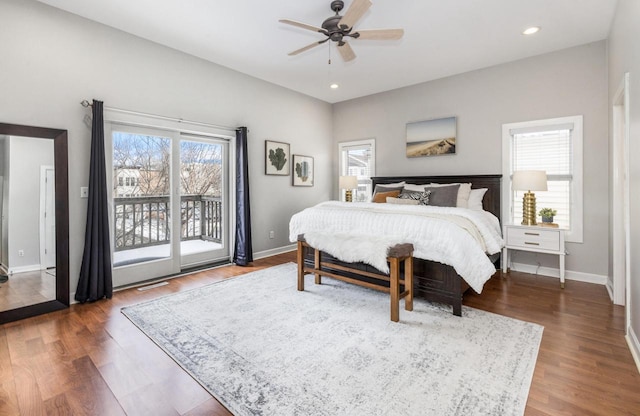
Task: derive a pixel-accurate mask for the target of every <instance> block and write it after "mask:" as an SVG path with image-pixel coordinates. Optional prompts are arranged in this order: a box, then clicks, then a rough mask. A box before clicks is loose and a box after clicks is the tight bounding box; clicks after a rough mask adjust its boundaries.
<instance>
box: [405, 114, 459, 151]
mask: <svg viewBox="0 0 640 416" xmlns="http://www.w3.org/2000/svg"><path fill="white" fill-rule="evenodd" d="M455 153H456V118H455V117H446V118H438V119H434V120H425V121H417V122H414V123H407V157H421V156H439V155H448V154H455Z"/></svg>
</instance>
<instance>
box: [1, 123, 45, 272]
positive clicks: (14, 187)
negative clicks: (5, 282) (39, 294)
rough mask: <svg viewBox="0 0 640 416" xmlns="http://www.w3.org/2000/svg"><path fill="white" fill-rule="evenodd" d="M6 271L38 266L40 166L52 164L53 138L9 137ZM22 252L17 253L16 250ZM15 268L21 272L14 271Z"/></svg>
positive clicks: (6, 183) (6, 184)
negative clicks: (20, 254) (22, 252)
mask: <svg viewBox="0 0 640 416" xmlns="http://www.w3.org/2000/svg"><path fill="white" fill-rule="evenodd" d="M9 140H10V143H11V144H10V151H9V157H10V158H11V161H12V163H11V165H10V172H11V173H10V174H9V180H8V181H6V182H5V186H7V187H8V188H9V198H8V202H9V205H8V212H5V213H4V215H6V216H7V217H8V220H9V221H8V242H7V249H8V260H9V263H8V267H9V271H16V269H21V268H30V269H31V270H33V269H34V268H36V267H39V266H40V191H41V189H40V167H41V166H53V140H50V139H37V138H30V137H16V136H10V138H9ZM19 250H22V251H24V256H22V257H21V256H19V255H18V251H19ZM18 271H25V270H24V269H23V270H18Z"/></svg>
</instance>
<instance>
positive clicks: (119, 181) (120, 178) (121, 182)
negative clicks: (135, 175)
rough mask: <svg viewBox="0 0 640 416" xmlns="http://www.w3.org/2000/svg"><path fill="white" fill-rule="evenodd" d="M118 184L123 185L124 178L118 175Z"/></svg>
mask: <svg viewBox="0 0 640 416" xmlns="http://www.w3.org/2000/svg"><path fill="white" fill-rule="evenodd" d="M118 185H119V186H124V178H123V177H122V176H119V177H118Z"/></svg>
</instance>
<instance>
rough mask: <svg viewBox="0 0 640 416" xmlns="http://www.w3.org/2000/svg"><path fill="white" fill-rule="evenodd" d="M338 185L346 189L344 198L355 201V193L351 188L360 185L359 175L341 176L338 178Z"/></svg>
mask: <svg viewBox="0 0 640 416" xmlns="http://www.w3.org/2000/svg"><path fill="white" fill-rule="evenodd" d="M338 187H339V188H340V189H344V190H345V192H344V200H345V201H347V202H353V194H352V193H351V192H352V191H351V190H352V189H356V188H357V187H358V177H357V176H340V179H339V180H338Z"/></svg>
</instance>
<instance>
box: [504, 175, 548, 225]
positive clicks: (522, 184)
mask: <svg viewBox="0 0 640 416" xmlns="http://www.w3.org/2000/svg"><path fill="white" fill-rule="evenodd" d="M511 189H513V190H514V191H526V192H525V194H524V197H523V198H522V225H536V224H537V222H536V196H535V194H534V193H533V192H531V191H546V190H547V173H546V172H545V171H544V170H517V171H515V172H513V177H512V178H511Z"/></svg>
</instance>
